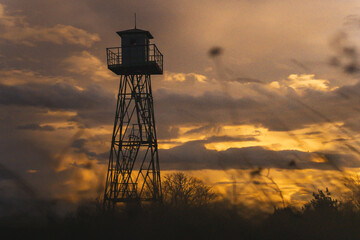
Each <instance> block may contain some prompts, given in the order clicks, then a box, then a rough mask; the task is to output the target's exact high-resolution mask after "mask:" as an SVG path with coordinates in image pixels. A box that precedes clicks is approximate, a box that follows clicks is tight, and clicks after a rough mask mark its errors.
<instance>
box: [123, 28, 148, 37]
mask: <svg viewBox="0 0 360 240" xmlns="http://www.w3.org/2000/svg"><path fill="white" fill-rule="evenodd" d="M116 33H117V34H119V36H120V37H122V36H123V35H128V34H139V33H143V34H145V35H146V36H147V37H148V38H149V39H153V38H154V37H153V36H152V35H151V33H150V32H149V31H146V30H141V29H137V28H134V29H128V30H124V31H119V32H116Z"/></svg>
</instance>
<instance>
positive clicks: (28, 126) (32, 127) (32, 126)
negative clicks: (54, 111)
mask: <svg viewBox="0 0 360 240" xmlns="http://www.w3.org/2000/svg"><path fill="white" fill-rule="evenodd" d="M17 129H22V130H39V131H54V130H55V128H54V127H53V126H50V125H43V126H40V125H39V124H38V123H30V124H25V125H21V126H18V127H17Z"/></svg>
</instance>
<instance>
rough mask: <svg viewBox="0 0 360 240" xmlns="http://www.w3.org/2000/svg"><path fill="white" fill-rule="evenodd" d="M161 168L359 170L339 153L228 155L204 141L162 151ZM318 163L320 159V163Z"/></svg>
mask: <svg viewBox="0 0 360 240" xmlns="http://www.w3.org/2000/svg"><path fill="white" fill-rule="evenodd" d="M160 156H161V168H162V169H164V170H199V169H218V170H225V169H254V168H280V169H294V168H296V169H322V170H334V169H336V170H338V169H339V168H340V167H349V168H352V167H359V166H360V162H358V161H357V160H356V159H355V158H354V157H353V156H351V155H344V154H338V153H317V152H313V153H312V152H301V151H296V150H284V151H274V150H268V149H265V148H263V147H246V148H230V149H228V150H225V151H215V150H209V149H206V148H205V147H204V142H203V141H192V142H187V143H185V144H183V145H181V146H178V147H174V148H172V149H168V150H165V149H162V150H160ZM319 158H320V160H321V161H319V160H316V159H319ZM314 159H315V160H314Z"/></svg>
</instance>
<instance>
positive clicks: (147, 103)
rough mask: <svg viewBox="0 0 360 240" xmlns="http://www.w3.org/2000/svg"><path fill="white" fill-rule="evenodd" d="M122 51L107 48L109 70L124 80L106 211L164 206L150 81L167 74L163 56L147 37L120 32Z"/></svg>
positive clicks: (139, 32)
mask: <svg viewBox="0 0 360 240" xmlns="http://www.w3.org/2000/svg"><path fill="white" fill-rule="evenodd" d="M117 33H118V34H119V36H120V37H121V47H115V48H107V63H108V68H109V69H110V70H111V71H113V72H114V73H116V74H117V75H120V86H119V93H118V96H117V105H116V113H115V122H114V129H113V135H112V141H111V150H110V157H109V165H108V172H107V177H106V185H105V194H104V208H105V209H110V208H113V207H114V206H115V205H116V203H117V202H126V203H129V202H138V203H139V202H141V201H161V197H162V196H161V181H160V166H159V156H158V146H157V138H156V128H155V118H154V106H153V97H152V91H151V75H152V74H162V73H163V55H162V54H161V53H160V51H159V50H158V49H157V47H156V46H155V44H149V39H152V38H153V36H152V35H151V34H150V32H148V31H144V30H140V29H136V27H135V28H134V29H130V30H125V31H120V32H117Z"/></svg>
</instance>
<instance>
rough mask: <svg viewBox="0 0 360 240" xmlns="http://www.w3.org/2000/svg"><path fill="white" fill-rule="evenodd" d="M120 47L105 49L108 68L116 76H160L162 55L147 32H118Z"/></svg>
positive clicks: (136, 30) (130, 30)
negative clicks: (151, 41) (151, 42)
mask: <svg viewBox="0 0 360 240" xmlns="http://www.w3.org/2000/svg"><path fill="white" fill-rule="evenodd" d="M117 34H118V35H119V36H120V37H121V47H112V48H107V49H106V52H107V64H108V68H109V69H110V70H111V71H113V72H114V73H115V74H117V75H134V74H162V73H163V55H162V54H161V52H160V51H159V49H158V48H157V47H156V45H155V44H150V39H153V38H154V37H153V36H152V35H151V33H150V32H149V31H145V30H141V29H136V28H134V29H129V30H125V31H119V32H117Z"/></svg>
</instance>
